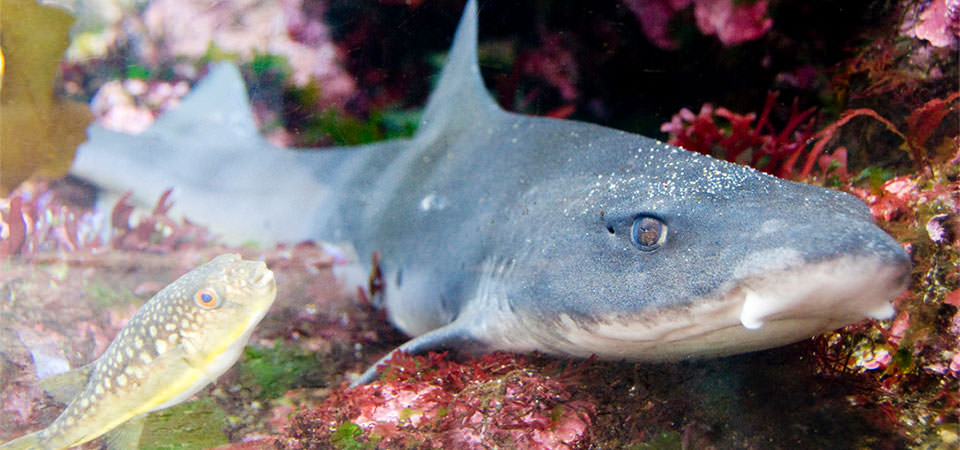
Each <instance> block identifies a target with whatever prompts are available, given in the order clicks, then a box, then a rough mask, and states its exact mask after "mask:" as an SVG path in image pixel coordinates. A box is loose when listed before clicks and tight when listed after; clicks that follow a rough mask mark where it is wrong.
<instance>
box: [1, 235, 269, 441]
mask: <svg viewBox="0 0 960 450" xmlns="http://www.w3.org/2000/svg"><path fill="white" fill-rule="evenodd" d="M276 295H277V283H276V280H274V277H273V272H271V271H270V269H268V268H267V266H266V264H264V263H263V262H258V261H244V260H242V259H241V258H240V256H239V255H236V254H226V255H221V256H218V257H216V258H214V259H213V260H212V261H210V262H208V263H206V264H204V265H202V266H200V267H198V268H196V269H194V270H192V271H190V272H189V273H187V274H186V275H183V276H182V277H180V278H179V279H177V280H176V281H174V282H173V283H171V284H170V285H169V286H167V287H165V288H163V289H162V290H161V291H160V292H158V293H157V295H155V296H153V298H151V299H150V300H149V301H148V302H147V303H146V304H144V305H143V307H142V308H140V309H139V310H138V311H137V312H136V313H135V314H134V315H133V317H131V318H130V322H129V323H128V324H127V326H126V327H124V328H123V330H121V331H120V333H119V334H118V335H117V338H116V339H114V341H113V342H112V343H111V344H110V346H109V347H108V348H107V350H106V351H105V352H104V353H103V355H102V356H100V358H99V359H97V360H96V361H94V362H92V363H90V364H87V365H86V366H83V367H81V368H78V369H76V370H73V371H70V372H67V373H65V374H61V375H57V376H54V377H51V378H48V379H46V380H44V381H43V382H42V383H41V384H42V385H46V386H47V387H48V388H49V389H50V392H51V393H52V394H53V395H54V396H55V397H56V396H57V394H58V393H59V394H60V395H61V396H65V395H66V394H68V391H71V390H72V391H73V392H79V394H78V395H76V396H75V397H73V400H72V401H71V402H70V404H69V405H68V406H67V408H66V409H65V410H64V411H63V413H62V414H60V416H59V417H57V419H56V420H54V421H53V423H52V424H50V426H48V427H47V428H45V429H43V430H40V431H37V432H35V433H31V434H28V435H26V436H23V437H20V438H18V439H15V440H13V441H10V442H8V443H6V444H3V445H0V449H61V448H66V447H71V446H74V445H79V444H82V443H84V442H87V441H90V440H93V439H95V438H97V437H98V436H100V435H102V434H104V433H107V432H109V431H111V430H113V429H114V428H117V427H118V426H120V425H121V424H124V423H125V422H128V421H130V422H129V423H128V424H127V425H125V426H124V427H122V429H124V430H126V431H124V432H123V433H124V435H123V436H117V437H116V439H117V440H118V442H119V441H124V440H125V441H127V443H126V444H125V445H136V444H135V443H136V440H139V436H140V430H141V428H142V421H143V416H144V414H146V413H148V412H150V411H156V410H159V409H163V408H167V407H170V406H173V405H176V404H177V403H180V402H182V401H184V400H186V399H187V398H189V397H190V396H191V395H193V394H194V393H196V392H197V391H199V390H200V389H202V388H204V387H205V386H206V385H208V384H209V383H212V382H214V380H216V379H217V377H218V376H220V375H221V374H223V373H224V372H226V370H227V369H228V368H230V366H232V365H233V363H234V362H236V360H237V358H239V356H240V352H241V351H242V350H243V347H244V346H245V345H246V343H247V340H248V339H249V338H250V333H251V331H253V328H254V326H256V325H257V323H259V322H260V320H261V319H262V318H263V316H264V315H265V314H266V313H267V310H268V309H269V308H270V305H271V304H273V300H274V298H276ZM78 381H79V382H78ZM69 384H75V385H76V387H75V388H73V389H71V388H70V387H69V386H67V385H69ZM58 390H59V392H58ZM135 418H136V419H137V420H135V421H134V420H131V419H135ZM131 424H132V428H131ZM128 428H131V429H128ZM117 431H119V430H117ZM111 435H113V433H111ZM131 439H133V440H132V441H131Z"/></svg>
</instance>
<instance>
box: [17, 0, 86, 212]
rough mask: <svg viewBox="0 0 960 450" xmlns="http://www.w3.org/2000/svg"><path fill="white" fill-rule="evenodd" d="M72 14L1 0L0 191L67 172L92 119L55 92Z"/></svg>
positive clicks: (82, 107)
mask: <svg viewBox="0 0 960 450" xmlns="http://www.w3.org/2000/svg"><path fill="white" fill-rule="evenodd" d="M73 21H74V19H73V17H72V16H71V15H70V14H69V13H67V12H66V11H63V10H61V9H59V8H56V7H51V6H44V5H40V4H38V3H36V2H35V1H34V0H0V47H2V58H3V60H2V63H0V195H5V194H6V193H7V192H8V191H9V190H11V189H13V188H15V187H16V186H17V185H19V184H20V183H21V182H23V181H24V180H26V179H27V178H28V177H30V176H31V175H34V174H37V175H43V176H46V177H51V178H53V177H59V176H62V175H64V174H66V173H67V170H68V169H69V168H70V163H71V162H72V161H73V154H74V151H75V150H76V148H77V146H78V145H79V144H80V143H81V142H83V140H84V139H85V130H86V127H87V125H88V124H89V123H90V121H91V120H93V115H92V114H90V111H89V109H88V108H87V107H86V105H83V104H78V103H75V102H70V101H66V100H63V99H60V98H57V97H56V96H55V95H54V89H53V85H54V82H55V81H56V76H57V67H58V65H59V63H60V59H61V57H62V56H63V53H64V51H65V50H66V48H67V46H68V45H69V43H70V36H69V31H70V25H71V24H72V23H73Z"/></svg>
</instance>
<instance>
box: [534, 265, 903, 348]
mask: <svg viewBox="0 0 960 450" xmlns="http://www.w3.org/2000/svg"><path fill="white" fill-rule="evenodd" d="M902 270H903V269H902V268H900V267H897V266H891V265H886V264H883V263H882V262H880V261H877V260H875V259H871V258H856V257H844V258H839V259H836V260H832V261H826V262H822V263H817V264H809V265H806V266H804V267H799V268H798V267H795V268H791V269H788V270H783V271H778V272H777V273H775V274H769V275H766V276H765V277H763V278H761V279H756V278H754V279H748V281H746V282H744V283H742V284H741V285H739V286H735V287H733V288H732V289H730V290H729V293H728V294H726V295H725V296H724V297H723V298H721V299H717V300H710V301H698V302H694V303H693V305H694V306H692V307H689V308H686V309H683V310H673V311H663V312H662V313H661V314H656V313H654V314H646V315H644V316H641V317H637V318H635V319H628V318H623V317H617V318H610V319H609V320H606V321H600V322H598V323H596V324H595V325H590V326H587V327H584V326H582V325H580V324H577V323H575V322H574V321H573V320H572V319H570V318H569V317H566V316H564V317H562V318H561V322H562V326H565V328H567V331H568V332H569V333H567V332H565V333H564V335H565V336H566V337H567V340H566V342H563V343H556V342H555V343H554V345H553V346H552V347H554V348H552V349H547V351H548V352H549V351H550V350H555V351H560V352H564V353H572V354H577V355H581V356H589V355H591V354H597V355H598V356H600V357H602V358H607V359H629V360H636V361H670V360H678V359H683V358H686V357H691V356H693V357H696V356H721V355H729V354H735V353H742V352H749V351H754V350H762V349H766V348H773V347H779V346H782V345H786V344H790V343H794V342H798V341H801V340H803V339H806V338H809V337H812V336H816V335H818V334H822V333H824V332H827V331H831V330H834V329H837V328H840V327H843V326H846V325H849V324H852V323H856V322H859V321H861V320H863V319H865V318H872V319H881V320H882V319H890V318H892V317H893V316H894V314H895V312H896V311H895V310H894V308H893V306H892V305H891V304H890V301H891V300H892V299H893V298H895V297H896V296H897V295H898V294H900V292H902V291H903V290H904V289H905V288H906V280H905V277H904V276H903V274H902Z"/></svg>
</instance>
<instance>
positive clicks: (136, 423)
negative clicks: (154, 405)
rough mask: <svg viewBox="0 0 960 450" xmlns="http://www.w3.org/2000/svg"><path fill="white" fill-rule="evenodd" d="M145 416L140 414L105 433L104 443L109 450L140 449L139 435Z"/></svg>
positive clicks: (141, 431) (141, 432)
mask: <svg viewBox="0 0 960 450" xmlns="http://www.w3.org/2000/svg"><path fill="white" fill-rule="evenodd" d="M146 418H147V415H146V414H141V415H139V416H137V417H134V418H132V419H130V420H128V421H126V422H124V423H123V424H121V425H120V426H118V427H116V428H114V429H112V430H110V431H109V432H107V434H106V436H105V437H104V438H105V441H104V442H105V443H106V444H107V448H108V449H110V450H124V449H131V448H139V447H140V435H141V434H143V424H144V423H145V422H146Z"/></svg>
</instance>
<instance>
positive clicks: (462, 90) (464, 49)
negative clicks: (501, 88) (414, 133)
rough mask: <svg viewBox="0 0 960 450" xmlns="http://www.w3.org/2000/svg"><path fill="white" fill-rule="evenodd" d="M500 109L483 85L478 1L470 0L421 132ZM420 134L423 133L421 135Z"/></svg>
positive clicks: (465, 122)
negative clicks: (478, 59)
mask: <svg viewBox="0 0 960 450" xmlns="http://www.w3.org/2000/svg"><path fill="white" fill-rule="evenodd" d="M498 111H500V107H499V106H497V103H496V102H494V101H493V98H491V97H490V94H488V93H487V89H486V88H485V87H484V85H483V78H482V77H481V76H480V66H479V65H478V64H477V2H476V0H469V1H467V5H466V6H465V7H464V9H463V16H462V17H461V18H460V25H459V26H458V27H457V32H456V34H454V37H453V46H452V47H451V48H450V54H449V55H448V56H447V62H446V64H444V66H443V71H442V72H440V81H439V82H438V83H437V86H436V87H435V88H434V90H433V93H432V94H430V100H429V101H428V102H427V107H426V109H424V112H423V119H422V120H421V121H420V128H419V130H418V135H419V134H432V132H436V131H437V130H441V129H448V128H456V127H458V126H460V125H466V126H472V125H474V124H476V123H477V118H478V117H482V116H486V115H489V114H492V113H495V112H498ZM418 137H421V136H418Z"/></svg>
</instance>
